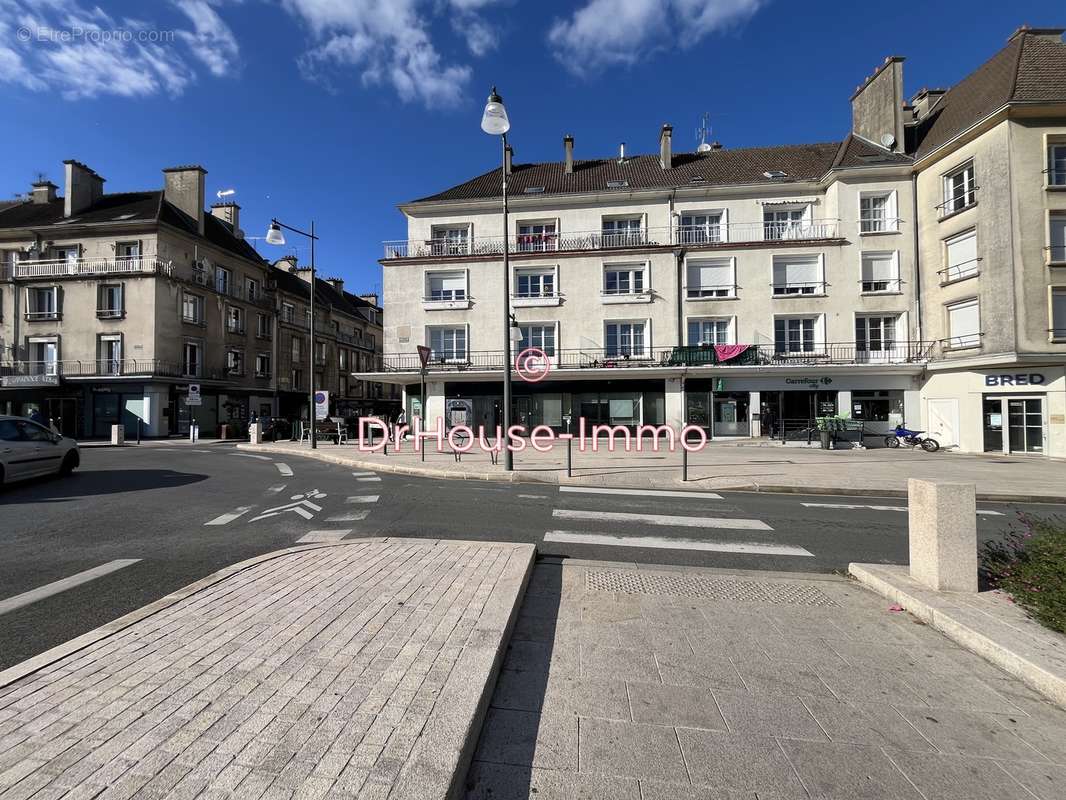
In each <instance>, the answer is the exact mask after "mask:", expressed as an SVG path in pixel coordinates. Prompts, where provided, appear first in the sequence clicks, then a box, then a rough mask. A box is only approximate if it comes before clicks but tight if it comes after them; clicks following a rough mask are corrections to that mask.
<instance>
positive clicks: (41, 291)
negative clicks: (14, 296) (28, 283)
mask: <svg viewBox="0 0 1066 800" xmlns="http://www.w3.org/2000/svg"><path fill="white" fill-rule="evenodd" d="M26 319H29V320H33V319H59V287H58V286H45V287H36V286H35V287H30V288H29V289H27V290H26Z"/></svg>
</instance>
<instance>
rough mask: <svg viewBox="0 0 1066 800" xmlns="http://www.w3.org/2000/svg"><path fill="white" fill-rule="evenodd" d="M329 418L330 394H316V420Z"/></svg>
mask: <svg viewBox="0 0 1066 800" xmlns="http://www.w3.org/2000/svg"><path fill="white" fill-rule="evenodd" d="M327 417H329V392H315V419H326V418H327Z"/></svg>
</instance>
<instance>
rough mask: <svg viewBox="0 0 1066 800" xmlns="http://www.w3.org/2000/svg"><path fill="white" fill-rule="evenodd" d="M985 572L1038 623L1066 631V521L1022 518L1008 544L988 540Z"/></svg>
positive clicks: (991, 585)
mask: <svg viewBox="0 0 1066 800" xmlns="http://www.w3.org/2000/svg"><path fill="white" fill-rule="evenodd" d="M980 572H981V578H982V580H983V582H985V583H986V585H987V586H988V588H991V589H1000V590H1002V591H1004V592H1006V593H1007V594H1008V595H1009V596H1010V598H1011V600H1012V601H1013V602H1015V603H1017V604H1018V605H1019V606H1021V607H1022V608H1023V609H1025V611H1026V612H1027V613H1028V614H1029V615H1030V616H1031V617H1032V618H1033V619H1035V620H1037V621H1038V622H1040V623H1041V624H1043V625H1044V626H1046V627H1048V628H1050V629H1051V630H1054V631H1058V632H1059V633H1066V522H1064V521H1063V520H1061V519H1050V520H1049V519H1040V518H1030V517H1025V516H1021V517H1020V523H1019V527H1012V528H1011V530H1010V532H1009V533H1008V534H1007V536H1006V537H1005V538H1004V539H1003V541H995V542H987V543H986V544H985V545H984V547H983V548H982V549H981V553H980Z"/></svg>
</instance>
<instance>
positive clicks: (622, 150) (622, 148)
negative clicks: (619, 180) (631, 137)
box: [618, 142, 626, 164]
mask: <svg viewBox="0 0 1066 800" xmlns="http://www.w3.org/2000/svg"><path fill="white" fill-rule="evenodd" d="M625 160H626V143H625V142H622V143H621V144H619V145H618V163H619V164H621V163H622V162H623V161H625Z"/></svg>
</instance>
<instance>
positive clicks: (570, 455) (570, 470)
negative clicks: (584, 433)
mask: <svg viewBox="0 0 1066 800" xmlns="http://www.w3.org/2000/svg"><path fill="white" fill-rule="evenodd" d="M566 477H568V478H572V477H574V437H572V436H571V437H570V438H569V439H567V440H566Z"/></svg>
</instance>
